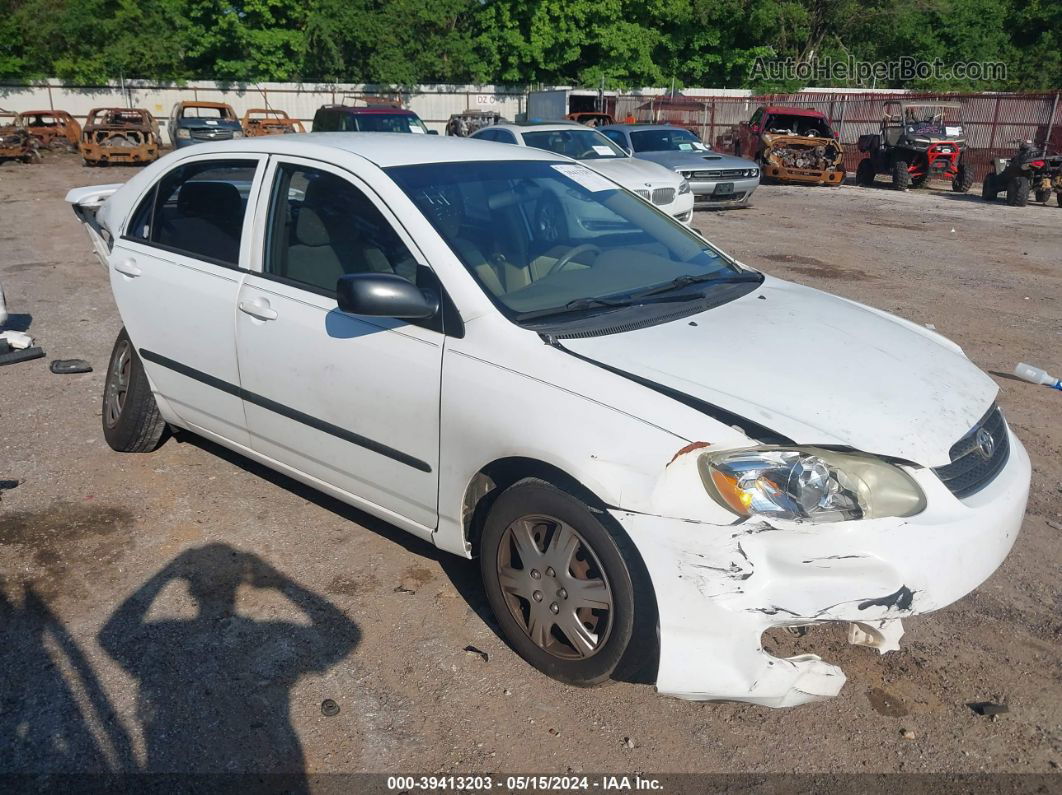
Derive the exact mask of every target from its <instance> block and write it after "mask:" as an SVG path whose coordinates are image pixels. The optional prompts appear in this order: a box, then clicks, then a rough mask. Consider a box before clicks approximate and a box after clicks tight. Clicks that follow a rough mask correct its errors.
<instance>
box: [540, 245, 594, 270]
mask: <svg viewBox="0 0 1062 795" xmlns="http://www.w3.org/2000/svg"><path fill="white" fill-rule="evenodd" d="M588 251H596V252H597V253H598V254H600V253H601V249H600V248H598V247H597V246H595V245H594V244H593V243H583V244H582V245H581V246H576V247H575V248H573V249H572V250H571V251H569V252H568V253H567V254H565V255H564V256H563V257H561V258H560V259H559V260H557V261H556V262H554V263H553V267H552V268H550V269H549V270H548V271H546V276H552V275H553V274H554V273H556V272H557V271H559V270H560V269H561V268H563V267H564V266H565V265H567V264H568V263H569V262H571V261H572V260H573V259H575V258H576V257H577V256H579V255H580V254H585V253H586V252H588ZM543 278H545V277H543Z"/></svg>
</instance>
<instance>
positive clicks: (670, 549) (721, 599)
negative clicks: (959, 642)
mask: <svg viewBox="0 0 1062 795" xmlns="http://www.w3.org/2000/svg"><path fill="white" fill-rule="evenodd" d="M1008 432H1009V431H1008ZM1010 444H1011V453H1010V460H1009V461H1008V462H1007V465H1006V467H1005V468H1004V469H1003V471H1002V472H1000V474H999V475H998V476H997V477H996V478H995V479H994V480H993V481H992V482H991V483H990V484H989V485H988V486H986V487H985V488H984V489H982V490H981V491H979V492H978V493H976V494H974V495H972V496H970V497H968V498H966V499H964V500H958V499H956V498H955V497H954V496H953V495H952V494H951V492H949V491H948V490H947V488H946V487H945V486H944V485H943V483H941V482H940V480H939V479H938V478H937V477H936V476H935V475H934V474H933V473H932V472H931V471H929V470H928V469H919V470H910V471H909V472H910V474H911V476H912V477H913V478H915V480H917V481H918V483H919V485H920V486H921V487H922V489H923V490H924V492H925V495H926V499H927V501H928V507H927V508H926V510H925V511H923V512H922V513H921V514H919V515H917V516H914V517H909V518H907V519H874V520H866V521H851V522H839V523H834V524H818V525H814V524H810V523H795V522H775V521H772V520H764V519H758V520H749V521H746V522H743V523H740V524H734V525H722V526H720V525H709V524H704V523H699V522H690V521H685V520H680V519H667V518H662V517H659V516H651V515H648V514H642V513H631V512H626V511H622V510H619V509H614V510H613V515H614V516H615V517H616V519H617V520H618V521H619V522H620V523H621V524H622V525H623V526H624V528H625V529H626V530H627V532H628V534H629V535H630V537H631V539H632V540H633V541H634V544H635V545H636V546H637V548H638V551H639V552H640V553H641V555H642V558H643V560H644V561H645V565H646V567H647V568H648V571H649V574H650V577H651V579H652V582H653V587H654V590H655V592H656V600H657V607H658V610H659V615H660V667H659V671H658V675H657V689H658V690H659V691H660V692H661V693H665V694H668V695H673V696H678V697H680V698H687V699H692V700H699V701H700V700H716V699H726V700H735V701H748V702H751V703H755V704H762V705H765V706H770V707H788V706H795V705H797V704H802V703H805V702H808V701H815V700H818V699H822V698H829V697H831V696H834V695H837V693H838V692H839V691H840V689H841V687H842V685H843V684H844V681H845V676H844V674H843V673H842V672H841V670H840V669H839V668H837V667H836V666H834V665H830V664H829V663H826V662H824V661H822V660H820V659H819V658H818V657H816V656H814V655H804V656H802V657H794V658H790V659H781V658H777V657H773V656H771V655H770V654H768V653H767V652H765V651H764V650H763V648H762V646H761V644H760V636H761V635H762V633H763V632H764V630H766V629H768V628H770V627H775V626H803V625H808V624H815V623H820V622H826V621H842V622H858V624H859V628H858V629H859V631H858V632H854V633H853V635H852V637H853V639H854V640H855V641H856V642H864V643H866V642H867V641H876V643H873V644H872V645H877V646H878V647H879V648H880V649H881V650H882V651H883V652H884V651H886V650H888V648H895V645H894V642H895V639H896V638H898V637H899V634H900V631H901V630H900V627H899V622H898V621H896V619H900V618H906V617H908V616H912V615H916V614H919V613H927V612H929V611H931V610H937V609H939V608H941V607H944V606H945V605H948V604H951V603H952V602H954V601H955V600H957V599H959V598H960V597H962V596H964V595H965V594H967V593H969V592H970V591H972V590H973V589H974V588H976V587H977V586H978V585H980V584H981V583H982V582H984V581H985V580H986V579H987V578H988V577H989V575H991V574H992V572H994V571H995V570H996V569H997V568H998V567H999V565H1000V564H1001V563H1002V562H1003V559H1004V558H1005V557H1006V556H1007V553H1008V552H1009V551H1010V548H1011V546H1012V545H1013V544H1014V540H1015V538H1016V537H1017V535H1018V530H1019V528H1020V527H1021V521H1022V517H1023V516H1024V513H1025V503H1026V500H1027V498H1028V493H1029V478H1030V471H1031V470H1030V465H1029V457H1028V455H1027V454H1026V452H1025V448H1024V447H1022V445H1021V442H1019V441H1018V439H1017V438H1016V437H1015V436H1014V435H1013V434H1011V435H1010ZM705 499H708V497H707V495H706V496H705ZM860 632H862V633H863V635H862V637H860V634H859V633H860Z"/></svg>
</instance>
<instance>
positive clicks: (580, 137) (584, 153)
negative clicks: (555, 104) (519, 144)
mask: <svg viewBox="0 0 1062 795" xmlns="http://www.w3.org/2000/svg"><path fill="white" fill-rule="evenodd" d="M523 136H524V143H525V144H527V145H528V146H533V147H535V148H536V149H545V150H546V151H547V152H555V153H556V154H558V155H564V156H565V157H571V158H574V159H575V160H597V159H599V158H603V157H626V156H627V155H626V153H625V152H624V151H623V150H622V149H620V148H619V147H618V146H616V145H615V144H614V143H612V141H610V140H609V139H608V138H606V137H605V136H603V135H602V134H601V133H599V132H595V131H594V130H588V129H585V128H584V129H579V128H578V127H573V128H572V129H570V130H539V131H535V132H525V133H523Z"/></svg>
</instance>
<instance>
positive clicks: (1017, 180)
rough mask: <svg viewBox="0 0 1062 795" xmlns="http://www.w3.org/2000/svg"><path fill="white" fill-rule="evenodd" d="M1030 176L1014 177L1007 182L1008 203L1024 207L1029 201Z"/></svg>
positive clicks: (1012, 205)
mask: <svg viewBox="0 0 1062 795" xmlns="http://www.w3.org/2000/svg"><path fill="white" fill-rule="evenodd" d="M1029 188H1030V185H1029V178H1028V177H1012V178H1011V180H1010V182H1008V183H1007V204H1009V205H1010V206H1011V207H1024V206H1025V205H1027V204H1028V203H1029Z"/></svg>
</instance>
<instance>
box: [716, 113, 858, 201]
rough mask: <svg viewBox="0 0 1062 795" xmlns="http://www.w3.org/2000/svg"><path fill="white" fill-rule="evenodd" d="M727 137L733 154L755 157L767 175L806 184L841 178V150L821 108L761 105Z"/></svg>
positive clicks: (842, 164) (828, 181)
mask: <svg viewBox="0 0 1062 795" xmlns="http://www.w3.org/2000/svg"><path fill="white" fill-rule="evenodd" d="M730 139H731V142H732V143H731V146H732V147H733V150H734V154H735V155H738V156H741V157H749V158H752V159H753V160H755V161H757V162H758V163H759V164H760V166H761V167H762V168H763V176H764V177H766V178H770V179H774V180H778V181H779V182H796V183H803V184H807V185H840V184H841V183H842V182H844V176H845V171H844V150H843V149H842V148H841V144H840V143H839V142H838V140H837V133H836V132H834V130H833V128H832V127H831V126H830V122H829V119H827V118H826V115H825V114H824V113H822V112H821V111H817V110H811V109H810V108H793V107H785V106H781V105H778V106H774V105H771V106H761V107H759V108H757V109H756V112H755V113H753V114H752V117H751V118H750V119H749V120H748V121H747V122H744V121H743V122H741V123H740V124H739V125H738V126H737V127H735V128H734V130H733V131H732V132H731V135H730Z"/></svg>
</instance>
